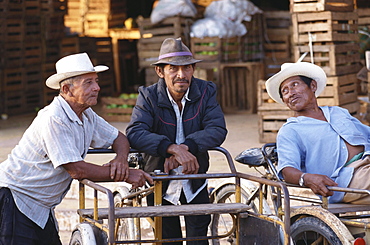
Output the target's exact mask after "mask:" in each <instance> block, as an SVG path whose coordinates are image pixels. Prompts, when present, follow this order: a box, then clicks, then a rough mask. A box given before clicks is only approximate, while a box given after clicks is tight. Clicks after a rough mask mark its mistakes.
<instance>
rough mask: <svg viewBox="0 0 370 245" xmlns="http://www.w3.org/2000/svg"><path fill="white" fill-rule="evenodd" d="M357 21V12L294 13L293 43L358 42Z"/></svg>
mask: <svg viewBox="0 0 370 245" xmlns="http://www.w3.org/2000/svg"><path fill="white" fill-rule="evenodd" d="M357 20H358V16H357V13H356V12H348V13H347V12H330V11H324V12H312V13H303V12H302V13H293V14H292V24H293V42H294V43H295V44H307V43H309V36H311V37H312V42H314V43H315V42H357V41H358V25H357Z"/></svg>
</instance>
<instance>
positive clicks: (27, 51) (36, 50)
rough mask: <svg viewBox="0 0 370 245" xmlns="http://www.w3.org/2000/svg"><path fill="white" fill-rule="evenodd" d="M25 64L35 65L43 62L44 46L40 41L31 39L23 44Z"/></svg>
mask: <svg viewBox="0 0 370 245" xmlns="http://www.w3.org/2000/svg"><path fill="white" fill-rule="evenodd" d="M23 56H24V59H23V65H24V66H28V65H35V64H41V62H42V47H41V45H40V42H36V41H29V42H24V45H23Z"/></svg>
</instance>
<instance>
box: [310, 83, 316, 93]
mask: <svg viewBox="0 0 370 245" xmlns="http://www.w3.org/2000/svg"><path fill="white" fill-rule="evenodd" d="M310 87H311V90H312V92H314V93H315V92H316V90H317V82H316V81H315V80H312V82H311V85H310Z"/></svg>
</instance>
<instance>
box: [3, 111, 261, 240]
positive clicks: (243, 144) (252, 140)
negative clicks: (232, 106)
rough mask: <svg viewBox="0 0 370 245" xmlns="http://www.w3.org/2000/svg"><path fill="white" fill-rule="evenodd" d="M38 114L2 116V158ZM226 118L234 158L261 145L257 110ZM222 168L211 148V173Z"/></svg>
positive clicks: (68, 205) (71, 201)
mask: <svg viewBox="0 0 370 245" xmlns="http://www.w3.org/2000/svg"><path fill="white" fill-rule="evenodd" d="M34 117H35V114H29V115H23V116H14V117H9V118H8V119H7V120H1V119H0V162H1V161H3V160H5V159H6V157H7V155H8V154H9V153H10V151H11V150H12V148H13V147H14V146H15V145H16V144H17V143H18V141H19V139H20V138H21V136H22V134H23V133H24V131H25V130H26V128H27V127H28V126H29V124H30V123H31V122H32V120H33V118H34ZM225 119H226V123H227V128H228V135H227V138H226V140H225V142H224V144H223V145H222V147H224V148H225V149H227V150H228V151H229V152H230V154H231V156H232V158H234V157H235V156H237V155H238V154H239V153H240V152H242V151H243V150H245V149H248V148H252V147H259V146H261V145H262V143H260V142H259V135H258V115H257V114H247V113H238V114H226V115H225ZM112 125H114V126H115V127H116V128H118V129H119V130H121V131H123V132H124V130H125V128H126V126H127V122H112ZM89 160H90V161H92V162H97V163H98V164H99V162H104V161H106V159H105V158H100V159H99V157H98V156H96V155H95V156H94V157H91V158H90V159H89ZM235 166H236V169H237V170H238V171H240V172H247V173H251V174H256V175H258V173H257V172H256V171H255V170H254V169H251V168H249V167H247V166H243V165H242V164H239V163H237V162H235ZM220 172H229V168H228V166H227V162H226V160H225V158H224V156H223V155H222V154H220V153H217V152H211V166H210V171H209V173H220ZM216 184H217V183H215V182H210V185H216ZM75 191H76V190H71V191H70V193H69V194H68V195H67V197H66V199H65V200H64V201H63V202H62V203H61V204H60V205H59V206H58V207H57V210H59V211H60V213H61V215H63V214H65V216H66V219H70V218H69V215H70V213H75V209H76V208H77V207H78V206H77V205H78V203H77V199H76V197H75V195H76V194H75V193H74V192H75ZM58 222H59V223H60V226H61V228H62V227H65V226H72V224H71V221H70V220H69V221H68V220H67V221H66V220H64V218H63V217H61V218H60V220H59V219H58ZM66 223H68V224H66ZM72 223H73V222H72ZM69 229H72V227H69V228H64V229H62V230H61V232H60V235H61V239H62V242H63V245H65V244H68V241H69V238H70V235H71V232H70V231H69Z"/></svg>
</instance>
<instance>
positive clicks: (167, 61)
mask: <svg viewBox="0 0 370 245" xmlns="http://www.w3.org/2000/svg"><path fill="white" fill-rule="evenodd" d="M201 61H202V60H197V59H194V58H193V57H192V56H174V57H169V58H164V59H161V60H158V61H157V62H155V63H152V64H151V65H161V64H163V65H174V66H181V65H183V66H185V65H191V64H195V63H198V62H201Z"/></svg>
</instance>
